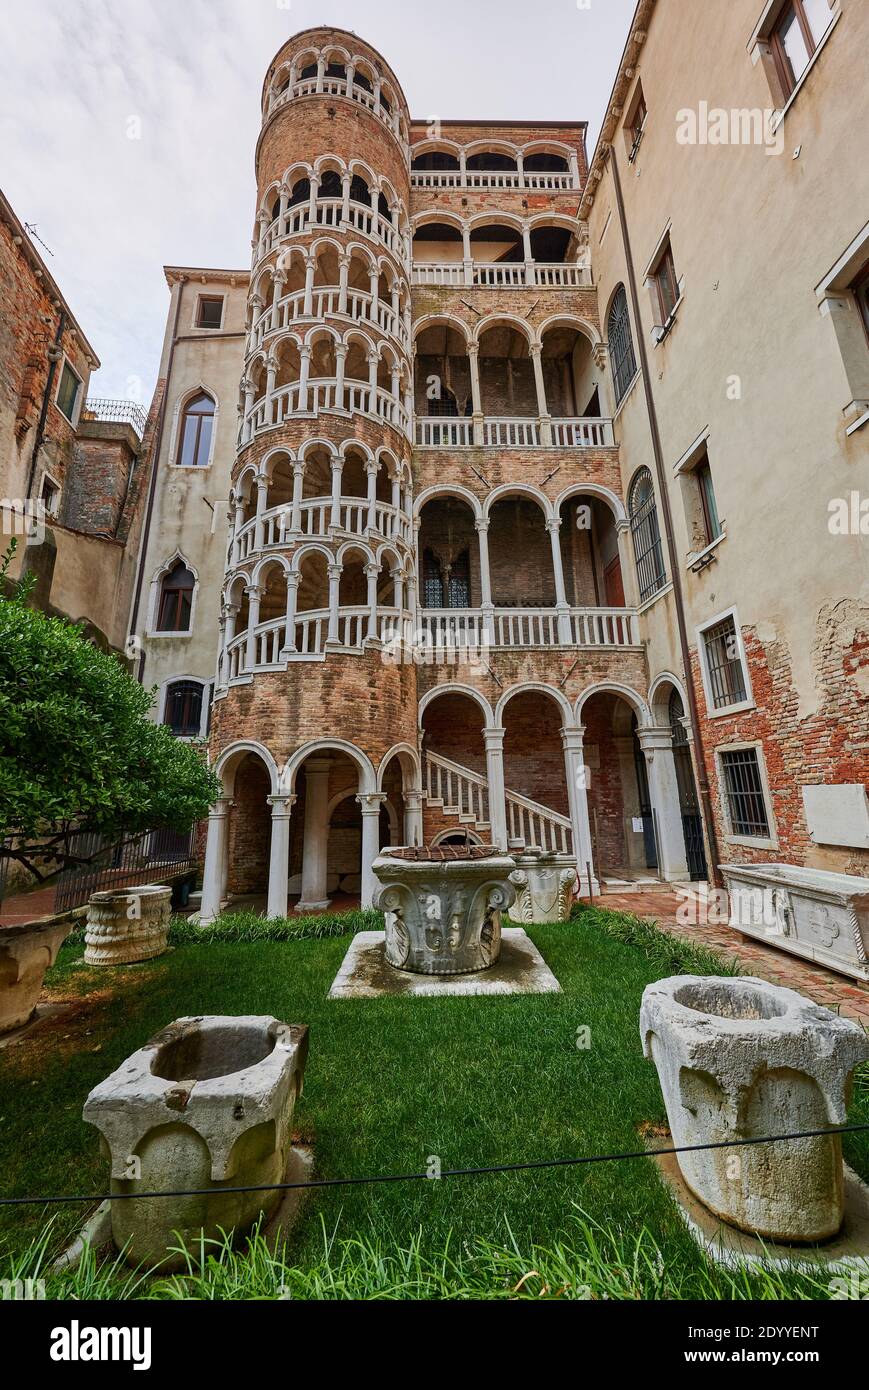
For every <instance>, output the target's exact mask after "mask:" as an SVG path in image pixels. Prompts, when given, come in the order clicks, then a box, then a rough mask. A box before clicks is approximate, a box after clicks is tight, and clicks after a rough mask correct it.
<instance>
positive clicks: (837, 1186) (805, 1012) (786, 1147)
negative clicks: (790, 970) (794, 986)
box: [640, 975, 869, 1243]
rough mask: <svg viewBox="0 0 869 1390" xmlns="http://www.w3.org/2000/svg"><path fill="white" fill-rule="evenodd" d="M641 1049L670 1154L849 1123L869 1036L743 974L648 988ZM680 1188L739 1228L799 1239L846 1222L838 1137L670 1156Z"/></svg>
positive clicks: (684, 978)
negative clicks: (657, 1093)
mask: <svg viewBox="0 0 869 1390" xmlns="http://www.w3.org/2000/svg"><path fill="white" fill-rule="evenodd" d="M640 1034H641V1037H642V1041H643V1051H644V1053H645V1055H646V1056H647V1057H650V1058H651V1059H652V1061H653V1062H654V1063H655V1066H656V1067H657V1070H658V1079H659V1081H660V1083H661V1090H662V1092H663V1094H664V1104H665V1105H666V1107H667V1118H668V1120H669V1122H670V1130H671V1132H672V1135H673V1144H674V1146H681V1145H691V1144H709V1143H719V1142H726V1141H728V1140H734V1139H751V1138H754V1137H759V1136H760V1135H765V1134H792V1133H795V1132H798V1131H802V1130H813V1129H822V1128H824V1127H825V1126H827V1125H841V1124H844V1123H845V1118H846V1107H847V1102H848V1095H849V1088H850V1081H851V1073H852V1071H853V1069H854V1067H855V1066H856V1065H857V1064H858V1063H859V1062H861V1061H863V1060H865V1059H866V1058H869V1037H867V1036H866V1034H865V1033H864V1032H863V1030H862V1028H860V1027H859V1026H858V1025H857V1024H856V1023H852V1022H850V1021H849V1020H848V1019H844V1018H839V1017H837V1016H836V1015H835V1014H832V1013H830V1012H829V1010H828V1009H822V1008H821V1007H820V1006H819V1005H818V1004H814V1003H812V1002H811V1001H810V1000H808V999H804V998H803V996H802V995H800V994H797V993H795V991H794V990H790V989H782V988H780V987H779V986H777V985H771V984H767V982H766V981H765V980H757V979H753V978H752V977H751V976H744V977H740V978H737V979H728V978H726V977H717V976H711V977H707V976H698V975H676V976H673V977H672V978H670V979H666V980H658V982H657V983H656V984H653V985H649V986H647V988H646V990H645V991H644V993H643V1003H642V1008H641V1011H640ZM678 1162H679V1167H680V1169H681V1172H682V1176H683V1178H684V1179H685V1182H686V1183H687V1184H688V1187H689V1188H690V1189H691V1191H692V1192H693V1193H694V1195H695V1196H696V1197H698V1198H699V1199H700V1201H701V1202H703V1203H704V1204H705V1205H706V1206H707V1207H709V1208H710V1210H711V1211H713V1212H715V1214H716V1215H717V1216H719V1217H721V1218H722V1219H723V1220H725V1221H728V1222H730V1223H732V1224H733V1225H734V1226H738V1227H739V1228H740V1229H741V1230H744V1231H750V1232H752V1233H753V1234H756V1235H759V1236H763V1237H766V1238H768V1239H770V1240H775V1241H784V1242H787V1243H799V1242H810V1241H821V1240H825V1239H827V1238H828V1237H830V1236H833V1235H835V1234H836V1232H837V1231H838V1230H839V1228H840V1226H841V1224H842V1218H843V1215H844V1178H843V1168H842V1141H841V1138H840V1137H839V1136H838V1135H830V1136H829V1137H827V1136H823V1135H820V1136H818V1137H816V1138H811V1139H790V1140H787V1141H782V1142H780V1143H778V1144H757V1145H746V1146H745V1147H744V1148H738V1147H737V1148H730V1149H728V1148H723V1149H707V1150H705V1151H703V1152H699V1153H682V1154H679V1155H678Z"/></svg>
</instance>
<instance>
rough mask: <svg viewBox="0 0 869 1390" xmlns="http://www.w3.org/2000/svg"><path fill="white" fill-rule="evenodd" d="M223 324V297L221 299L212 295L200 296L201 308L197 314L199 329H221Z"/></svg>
mask: <svg viewBox="0 0 869 1390" xmlns="http://www.w3.org/2000/svg"><path fill="white" fill-rule="evenodd" d="M222 323H223V296H222V295H221V296H220V297H219V298H216V297H212V296H210V295H204V294H202V295H200V296H199V308H198V311H197V314H196V327H197V328H220V326H221V324H222Z"/></svg>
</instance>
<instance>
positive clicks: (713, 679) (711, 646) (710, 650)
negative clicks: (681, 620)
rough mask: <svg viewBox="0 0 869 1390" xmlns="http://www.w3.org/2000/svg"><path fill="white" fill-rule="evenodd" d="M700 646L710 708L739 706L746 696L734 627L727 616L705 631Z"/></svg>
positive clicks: (740, 654)
mask: <svg viewBox="0 0 869 1390" xmlns="http://www.w3.org/2000/svg"><path fill="white" fill-rule="evenodd" d="M703 646H704V649H705V653H706V674H707V677H708V680H709V693H710V695H711V696H712V705H713V708H714V709H726V708H727V706H728V705H739V704H742V702H743V701H744V700H746V699H747V698H748V692H747V689H746V683H745V671H744V669H743V665H742V653H741V652H740V649H739V638H738V636H737V632H736V624H735V623H734V621H733V618H732V617H731V616H730V615H728V616H727V617H726V618H722V619H721V621H720V622H718V623H715V624H713V626H712V627H708V628H707V629H706V631H705V632H704V633H703Z"/></svg>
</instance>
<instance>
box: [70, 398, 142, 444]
mask: <svg viewBox="0 0 869 1390" xmlns="http://www.w3.org/2000/svg"><path fill="white" fill-rule="evenodd" d="M87 420H98V421H100V422H101V423H103V424H109V425H130V426H131V428H132V429H133V430H135V432H136V434H137V435H138V436H139V438H140V439H141V438H142V436H143V434H144V433H145V412H144V410H143V409H142V407H141V406H140V405H138V404H137V403H136V402H135V401H125V400H120V401H112V400H105V399H103V398H97V399H91V400H88V401H85V404H84V406H83V408H82V412H81V415H80V417H79V423H83V422H85V421H87Z"/></svg>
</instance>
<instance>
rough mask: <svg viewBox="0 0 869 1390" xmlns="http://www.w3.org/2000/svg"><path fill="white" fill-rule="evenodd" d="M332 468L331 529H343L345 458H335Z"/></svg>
mask: <svg viewBox="0 0 869 1390" xmlns="http://www.w3.org/2000/svg"><path fill="white" fill-rule="evenodd" d="M331 468H332V511H331V513H330V515H329V529H330V530H333V531H340V529H341V479H342V477H343V476H344V460H343V459H342V458H333V459H332V463H331Z"/></svg>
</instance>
